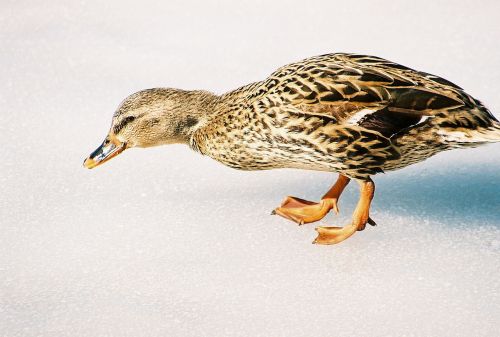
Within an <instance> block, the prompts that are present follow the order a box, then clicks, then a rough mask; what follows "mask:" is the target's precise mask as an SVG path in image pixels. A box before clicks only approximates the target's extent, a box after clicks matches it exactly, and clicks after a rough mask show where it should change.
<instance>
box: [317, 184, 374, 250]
mask: <svg viewBox="0 0 500 337" xmlns="http://www.w3.org/2000/svg"><path fill="white" fill-rule="evenodd" d="M360 185H361V195H360V199H359V201H358V205H357V206H356V209H355V210H354V214H353V217H352V222H351V223H350V224H349V225H347V226H345V227H316V231H317V232H318V236H317V237H316V239H315V240H314V241H313V243H315V244H320V245H333V244H336V243H339V242H342V241H344V240H345V239H347V238H348V237H350V236H351V235H353V234H354V233H356V232H357V231H362V230H363V229H364V228H365V226H366V224H369V225H371V226H376V225H377V224H376V223H375V221H373V220H372V219H371V218H370V216H369V211H370V204H371V201H372V199H373V194H374V191H375V184H374V183H373V181H372V180H371V179H368V180H365V181H360Z"/></svg>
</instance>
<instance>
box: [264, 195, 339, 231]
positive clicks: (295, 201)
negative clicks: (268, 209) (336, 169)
mask: <svg viewBox="0 0 500 337" xmlns="http://www.w3.org/2000/svg"><path fill="white" fill-rule="evenodd" d="M331 209H333V210H334V211H335V212H336V213H338V207H337V199H322V200H321V201H320V202H319V203H318V202H313V201H309V200H304V199H300V198H295V197H286V198H285V200H283V202H282V203H281V206H280V207H278V208H276V209H275V210H274V211H273V212H272V214H278V215H280V216H282V217H284V218H286V219H289V220H292V221H294V222H296V223H298V224H299V225H303V224H306V223H311V222H315V221H318V220H321V219H323V218H324V217H325V216H326V215H327V214H328V212H329V211H330V210H331Z"/></svg>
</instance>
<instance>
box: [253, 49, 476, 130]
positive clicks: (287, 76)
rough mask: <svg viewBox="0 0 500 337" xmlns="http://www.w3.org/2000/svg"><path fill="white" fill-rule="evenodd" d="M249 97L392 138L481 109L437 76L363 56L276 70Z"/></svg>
mask: <svg viewBox="0 0 500 337" xmlns="http://www.w3.org/2000/svg"><path fill="white" fill-rule="evenodd" d="M254 96H260V97H263V96H264V97H267V98H269V99H271V100H272V99H273V98H277V97H279V98H280V99H281V100H282V101H283V103H284V104H290V105H292V106H293V107H294V108H296V109H297V110H298V111H300V112H301V113H304V114H310V115H315V116H318V117H320V116H322V117H327V118H332V119H335V121H336V123H337V124H340V125H343V124H345V125H358V126H361V127H363V128H366V129H369V130H373V131H377V132H379V133H381V134H382V135H383V136H385V137H389V138H390V137H391V136H393V135H395V134H397V133H400V132H401V131H403V130H405V129H408V128H410V127H412V126H414V125H417V124H420V123H422V122H424V121H425V120H426V119H428V118H429V117H432V116H434V115H435V114H437V113H440V112H443V111H450V110H453V109H457V108H460V107H473V106H474V105H478V104H479V105H480V103H479V102H478V101H476V100H474V99H473V98H472V97H471V96H469V95H468V94H466V93H465V92H464V91H463V90H462V89H461V88H460V87H459V86H457V85H455V84H453V83H451V82H449V81H447V80H445V79H443V78H440V77H438V76H435V75H432V74H428V73H424V72H419V71H416V70H413V69H410V68H407V67H405V66H402V65H400V64H397V63H394V62H391V61H388V60H385V59H382V58H379V57H375V56H367V55H357V54H327V55H321V56H317V57H313V58H309V59H306V60H303V61H300V62H297V63H293V64H289V65H287V66H284V67H281V68H279V69H278V70H277V71H275V72H274V73H273V74H271V76H270V77H269V78H268V79H267V80H265V81H264V82H262V85H261V86H260V87H259V88H257V89H256V90H255V91H254Z"/></svg>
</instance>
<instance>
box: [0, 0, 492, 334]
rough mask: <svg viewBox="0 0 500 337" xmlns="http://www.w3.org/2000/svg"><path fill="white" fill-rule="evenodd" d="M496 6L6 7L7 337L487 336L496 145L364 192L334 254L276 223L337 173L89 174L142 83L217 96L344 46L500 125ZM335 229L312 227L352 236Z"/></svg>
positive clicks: (183, 157)
mask: <svg viewBox="0 0 500 337" xmlns="http://www.w3.org/2000/svg"><path fill="white" fill-rule="evenodd" d="M499 12H500V2H497V1H482V2H481V3H480V4H477V3H474V2H469V1H418V2H417V1H414V2H412V3H410V2H395V1H394V2H387V1H361V0H358V1H353V2H347V1H341V2H336V1H307V2H304V1H293V2H292V1H289V2H287V3H286V4H285V3H284V2H283V3H278V2H273V3H271V2H265V1H252V2H247V1H242V2H230V1H205V2H201V1H200V2H193V1H168V2H166V1H118V0H114V1H102V2H100V1H87V0H83V1H61V0H57V1H5V0H4V1H2V3H1V4H0V50H1V52H0V61H1V67H0V78H1V81H0V141H1V144H2V145H1V147H0V158H1V159H2V165H1V167H0V172H1V174H0V183H1V186H2V187H1V192H2V193H1V195H0V336H2V337H16V336H30V337H31V336H54V337H55V336H57V337H63V336H71V337H79V336H89V337H100V336H134V337H139V336H214V337H215V336H217V337H220V336H252V337H254V336H273V337H279V336H284V337H296V336H304V337H306V336H307V337H309V336H498V335H499V331H500V318H499V317H500V193H499V192H500V156H499V154H500V144H494V145H489V146H485V147H482V148H478V149H471V150H461V151H454V152H449V153H444V154H440V155H438V156H436V157H434V158H432V159H430V160H428V161H426V162H425V163H421V164H418V165H415V166H413V167H410V168H407V169H405V170H402V171H397V172H393V173H389V174H386V175H381V176H377V177H375V181H376V183H377V192H376V199H375V201H374V205H373V218H374V219H375V220H376V221H377V222H378V223H379V226H378V227H376V228H372V227H369V228H367V229H366V230H365V231H364V232H362V233H358V234H356V235H355V236H353V237H352V238H350V239H349V240H348V241H346V242H344V243H342V244H340V245H337V246H327V247H325V246H315V245H311V241H312V240H313V238H314V236H315V235H314V234H315V232H314V230H313V227H314V225H306V226H303V227H300V228H299V227H297V226H296V225H294V224H293V223H291V222H288V221H286V220H284V219H282V218H280V217H276V216H274V217H273V216H271V215H269V213H270V211H271V210H272V209H273V208H274V207H275V206H277V205H278V204H279V202H280V201H281V200H282V198H283V197H284V196H286V195H289V194H290V195H296V196H299V197H303V198H309V199H313V200H314V199H317V198H319V197H320V196H321V195H322V194H323V193H324V192H325V191H326V189H328V187H329V185H330V184H331V183H332V182H333V181H334V179H335V176H334V175H332V174H328V173H321V172H308V171H294V170H276V171H267V172H239V171H235V170H231V169H229V168H226V167H224V166H222V165H220V164H218V163H216V162H214V161H211V160H210V159H208V158H204V157H201V156H199V155H198V154H196V153H193V152H191V151H189V149H188V148H187V147H184V146H169V147H160V148H154V149H147V150H130V151H127V152H126V153H124V154H122V155H121V156H120V157H118V158H116V159H113V160H112V161H111V162H109V163H107V164H106V165H104V166H102V167H99V168H97V169H95V170H92V171H89V170H85V169H84V168H82V161H83V159H84V157H85V156H87V155H88V154H89V153H90V152H91V151H92V150H94V148H95V147H96V146H97V145H98V144H99V143H100V141H101V140H102V139H103V138H104V136H105V134H106V132H107V131H108V127H109V123H110V119H111V115H112V113H113V111H114V109H115V108H116V106H117V105H118V103H119V102H120V101H121V100H122V99H123V98H124V97H125V96H127V95H128V94H130V93H132V92H134V91H137V90H139V89H143V88H149V87H157V86H170V87H180V88H185V89H195V88H203V89H209V90H212V91H215V92H218V93H221V92H224V91H227V90H230V89H232V88H236V87H238V86H240V85H243V84H246V83H249V82H252V81H256V80H259V79H263V78H264V77H265V76H267V75H268V74H269V73H270V72H272V71H273V70H274V69H275V68H277V67H279V66H281V65H283V64H286V63H288V62H292V61H295V60H299V59H301V58H304V57H308V56H312V55H317V54H322V53H327V52H334V51H352V52H360V53H368V54H374V55H379V56H382V57H386V58H389V59H391V60H394V61H398V62H400V63H403V64H405V65H408V66H411V67H414V68H417V69H422V70H425V71H428V72H431V73H436V74H438V75H442V76H444V77H445V78H447V79H449V80H451V81H453V82H456V83H458V84H460V85H461V86H463V87H464V88H466V89H467V90H468V91H469V92H470V93H471V94H473V95H474V96H476V97H477V98H479V99H482V100H483V101H484V102H485V104H487V105H488V106H489V107H490V108H491V110H492V111H493V112H496V113H497V116H498V112H499V111H500V95H499V87H498V83H500V70H499V69H500V67H499V60H500V47H499V46H500V45H499V43H498V41H500V25H499V23H498V13H499ZM355 185H356V184H353V186H350V187H349V189H348V190H347V191H346V193H345V195H344V196H343V198H342V200H341V204H340V206H341V211H342V214H341V216H339V217H334V216H329V217H328V218H327V219H326V220H325V221H323V222H322V223H321V224H322V225H327V224H345V223H347V221H348V218H349V214H350V212H351V210H352V208H353V207H354V204H355V201H356V197H357V187H356V186H355Z"/></svg>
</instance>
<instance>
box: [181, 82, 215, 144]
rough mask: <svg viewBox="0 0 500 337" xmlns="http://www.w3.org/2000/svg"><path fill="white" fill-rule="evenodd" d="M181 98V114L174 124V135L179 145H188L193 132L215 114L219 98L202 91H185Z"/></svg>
mask: <svg viewBox="0 0 500 337" xmlns="http://www.w3.org/2000/svg"><path fill="white" fill-rule="evenodd" d="M182 96H183V97H182V98H181V100H182V103H181V104H180V105H181V106H182V108H181V107H180V108H181V109H182V110H181V111H182V113H180V114H179V115H178V116H179V118H178V120H177V121H176V123H175V133H176V134H177V141H178V142H179V143H184V144H189V142H190V139H191V136H192V134H193V133H194V131H196V129H198V128H199V127H201V126H203V125H205V124H206V123H207V122H208V121H209V120H210V118H211V116H213V115H215V114H216V113H217V105H218V103H219V98H220V97H219V96H217V95H214V94H212V93H210V92H208V91H202V90H194V91H185V92H183V95H182Z"/></svg>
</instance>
